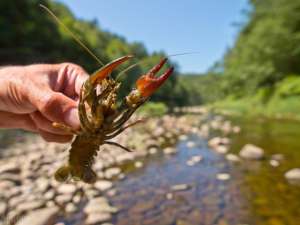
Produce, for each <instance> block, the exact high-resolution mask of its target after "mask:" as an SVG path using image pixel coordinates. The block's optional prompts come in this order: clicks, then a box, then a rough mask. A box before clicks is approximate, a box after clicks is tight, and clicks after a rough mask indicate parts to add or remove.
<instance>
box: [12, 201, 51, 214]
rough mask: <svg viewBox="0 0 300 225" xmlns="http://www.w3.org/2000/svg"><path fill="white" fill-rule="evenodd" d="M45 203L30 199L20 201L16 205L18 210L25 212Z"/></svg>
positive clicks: (40, 206)
mask: <svg viewBox="0 0 300 225" xmlns="http://www.w3.org/2000/svg"><path fill="white" fill-rule="evenodd" d="M44 205H45V202H44V201H41V200H36V201H30V202H22V203H20V204H18V205H17V207H16V208H17V210H18V211H20V212H27V211H31V210H34V209H38V208H42V207H43V206H44Z"/></svg>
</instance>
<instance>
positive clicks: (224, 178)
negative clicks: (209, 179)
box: [216, 173, 230, 181]
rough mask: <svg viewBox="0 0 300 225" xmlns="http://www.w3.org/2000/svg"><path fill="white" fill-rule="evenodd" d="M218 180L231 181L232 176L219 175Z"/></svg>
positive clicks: (226, 174)
mask: <svg viewBox="0 0 300 225" xmlns="http://www.w3.org/2000/svg"><path fill="white" fill-rule="evenodd" d="M216 178H217V179H218V180H223V181H225V180H229V179H230V174H228V173H218V174H217V176H216Z"/></svg>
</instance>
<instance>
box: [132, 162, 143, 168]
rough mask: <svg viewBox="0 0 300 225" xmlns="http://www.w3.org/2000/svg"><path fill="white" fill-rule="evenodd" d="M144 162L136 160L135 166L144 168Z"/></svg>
mask: <svg viewBox="0 0 300 225" xmlns="http://www.w3.org/2000/svg"><path fill="white" fill-rule="evenodd" d="M143 165H144V164H143V162H141V161H136V162H135V163H134V166H135V168H142V167H143Z"/></svg>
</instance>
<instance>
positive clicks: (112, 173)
mask: <svg viewBox="0 0 300 225" xmlns="http://www.w3.org/2000/svg"><path fill="white" fill-rule="evenodd" d="M120 173H121V169H120V168H119V167H112V168H109V169H107V170H105V172H104V176H105V178H106V179H112V178H115V177H117V176H118V175H119V174H120Z"/></svg>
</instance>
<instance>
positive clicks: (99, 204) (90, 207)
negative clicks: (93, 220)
mask: <svg viewBox="0 0 300 225" xmlns="http://www.w3.org/2000/svg"><path fill="white" fill-rule="evenodd" d="M83 211H84V212H85V213H86V214H94V213H102V212H105V213H117V212H118V209H117V208H116V207H113V206H111V205H110V204H109V203H108V201H107V199H106V198H104V197H98V198H94V199H91V200H90V201H89V202H88V203H87V205H86V206H85V207H84V210H83Z"/></svg>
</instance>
